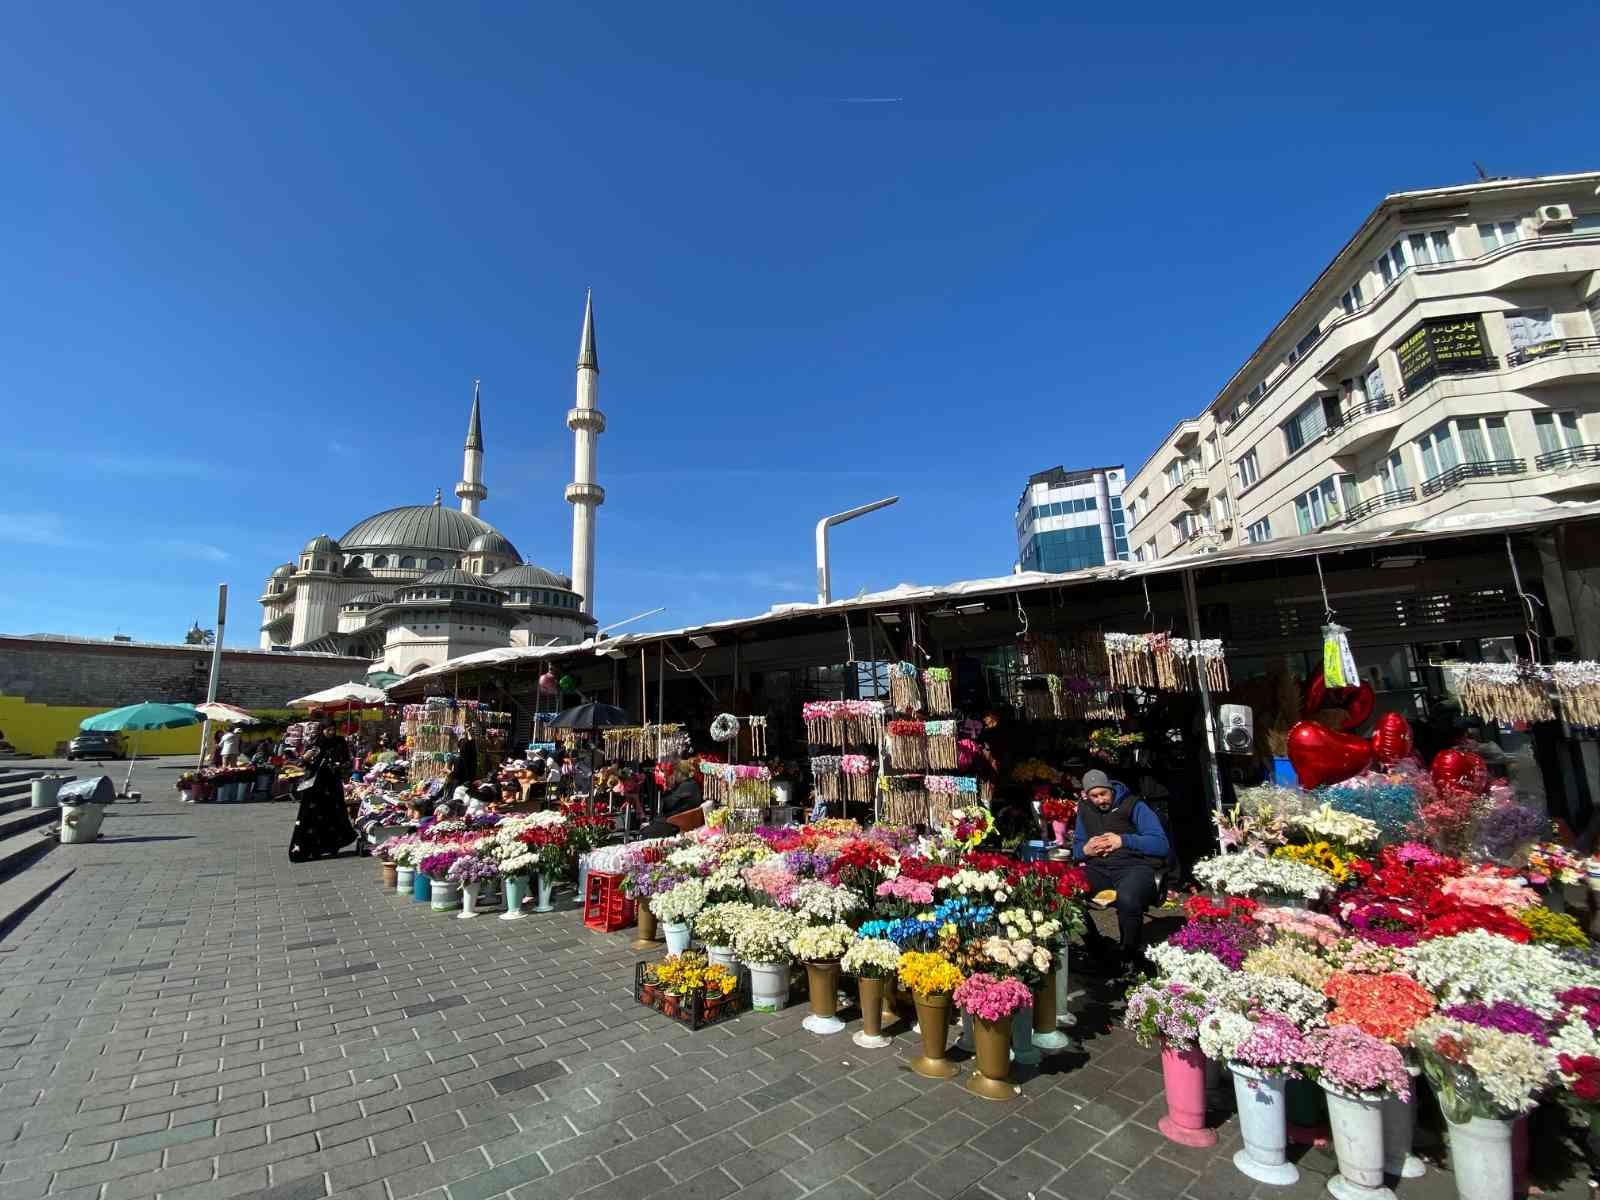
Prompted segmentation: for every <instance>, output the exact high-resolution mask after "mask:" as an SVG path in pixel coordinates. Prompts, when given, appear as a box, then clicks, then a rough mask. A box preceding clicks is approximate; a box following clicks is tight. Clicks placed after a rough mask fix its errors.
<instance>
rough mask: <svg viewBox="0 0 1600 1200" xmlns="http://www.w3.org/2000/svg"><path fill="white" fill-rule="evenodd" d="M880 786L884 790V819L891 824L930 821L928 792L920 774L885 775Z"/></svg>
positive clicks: (924, 823) (918, 823)
mask: <svg viewBox="0 0 1600 1200" xmlns="http://www.w3.org/2000/svg"><path fill="white" fill-rule="evenodd" d="M878 787H879V789H880V790H881V791H882V792H883V807H882V818H883V820H885V821H886V822H888V823H889V824H890V825H926V824H927V823H928V793H927V791H926V789H924V788H923V786H922V777H921V776H920V775H885V776H884V777H883V778H882V779H880V780H879V781H878Z"/></svg>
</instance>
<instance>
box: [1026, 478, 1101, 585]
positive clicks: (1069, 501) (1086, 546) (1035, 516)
mask: <svg viewBox="0 0 1600 1200" xmlns="http://www.w3.org/2000/svg"><path fill="white" fill-rule="evenodd" d="M1123 478H1124V472H1123V469H1122V464H1121V463H1118V464H1117V465H1116V466H1114V467H1087V468H1085V469H1084V470H1081V471H1068V470H1067V469H1066V468H1064V467H1051V468H1050V469H1049V470H1048V471H1036V472H1035V473H1034V474H1032V475H1030V476H1028V483H1027V486H1026V487H1024V488H1023V489H1022V497H1021V499H1019V500H1018V501H1017V513H1016V524H1017V562H1016V569H1017V570H1019V571H1079V570H1082V569H1083V568H1084V567H1098V566H1100V565H1101V564H1103V563H1108V562H1114V561H1115V560H1117V559H1119V558H1127V557H1128V533H1127V525H1126V522H1125V520H1124V517H1123V512H1122V483H1123Z"/></svg>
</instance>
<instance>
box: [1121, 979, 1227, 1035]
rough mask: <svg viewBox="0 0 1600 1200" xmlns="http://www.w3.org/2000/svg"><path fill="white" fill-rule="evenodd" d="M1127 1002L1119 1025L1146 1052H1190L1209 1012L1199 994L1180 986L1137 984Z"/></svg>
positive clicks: (1173, 984)
mask: <svg viewBox="0 0 1600 1200" xmlns="http://www.w3.org/2000/svg"><path fill="white" fill-rule="evenodd" d="M1127 999H1128V1006H1127V1009H1126V1010H1125V1011H1124V1013H1123V1017H1122V1024H1123V1026H1124V1027H1125V1028H1127V1029H1129V1030H1132V1031H1133V1036H1134V1038H1135V1039H1136V1040H1137V1041H1138V1043H1139V1044H1140V1045H1141V1046H1144V1047H1146V1048H1147V1049H1156V1048H1158V1047H1162V1046H1167V1047H1171V1048H1172V1049H1174V1050H1189V1049H1192V1048H1193V1047H1194V1045H1195V1041H1196V1039H1197V1038H1198V1037H1199V1035H1200V1022H1201V1021H1204V1020H1205V1019H1206V1017H1207V1016H1208V1015H1209V1014H1210V1012H1211V1008H1212V1005H1211V1001H1210V1000H1208V999H1207V998H1206V997H1205V995H1204V994H1203V993H1201V992H1198V991H1195V990H1194V989H1192V988H1188V987H1185V986H1184V985H1183V984H1181V983H1167V984H1160V983H1141V984H1139V985H1138V986H1137V987H1135V988H1134V989H1133V990H1132V991H1131V992H1129V993H1128V998H1127Z"/></svg>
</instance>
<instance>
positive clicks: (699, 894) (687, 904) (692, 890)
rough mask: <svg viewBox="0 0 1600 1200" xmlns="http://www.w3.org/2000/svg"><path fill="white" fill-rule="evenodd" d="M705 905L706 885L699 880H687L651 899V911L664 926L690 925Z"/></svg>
mask: <svg viewBox="0 0 1600 1200" xmlns="http://www.w3.org/2000/svg"><path fill="white" fill-rule="evenodd" d="M705 904H706V885H705V884H703V883H701V882H700V881H699V880H698V879H685V880H684V881H683V882H681V883H679V884H677V885H676V886H675V887H672V888H670V889H669V890H667V891H665V892H660V893H657V894H656V895H654V896H652V897H650V911H651V912H653V913H655V915H656V920H658V921H660V922H661V923H662V924H663V925H688V924H689V922H690V921H692V920H694V918H695V915H696V914H697V913H699V911H700V910H701V909H702V908H704V907H705Z"/></svg>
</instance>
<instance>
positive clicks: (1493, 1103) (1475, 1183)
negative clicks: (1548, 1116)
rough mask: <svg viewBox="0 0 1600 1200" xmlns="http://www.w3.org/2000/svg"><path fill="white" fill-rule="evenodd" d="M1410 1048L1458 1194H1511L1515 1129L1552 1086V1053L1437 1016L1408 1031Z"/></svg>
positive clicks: (1527, 1039) (1469, 1197)
mask: <svg viewBox="0 0 1600 1200" xmlns="http://www.w3.org/2000/svg"><path fill="white" fill-rule="evenodd" d="M1452 1011H1453V1010H1452ZM1411 1045H1412V1046H1413V1047H1414V1048H1415V1049H1416V1052H1417V1056H1418V1058H1419V1059H1420V1060H1421V1063H1422V1070H1423V1072H1424V1073H1425V1074H1426V1075H1427V1076H1428V1082H1429V1083H1431V1084H1432V1085H1433V1091H1434V1095H1435V1096H1437V1097H1438V1100H1439V1110H1440V1112H1442V1113H1443V1114H1444V1119H1445V1138H1446V1141H1447V1142H1448V1144H1449V1146H1450V1166H1451V1168H1452V1170H1453V1171H1454V1173H1455V1180H1456V1194H1457V1195H1458V1196H1460V1197H1461V1200H1488V1198H1489V1197H1491V1196H1494V1197H1500V1198H1503V1197H1506V1196H1509V1195H1511V1194H1512V1192H1513V1189H1514V1186H1515V1185H1514V1180H1515V1171H1514V1169H1513V1164H1512V1133H1513V1126H1514V1125H1515V1123H1516V1121H1517V1119H1518V1118H1519V1117H1520V1116H1522V1115H1523V1114H1524V1113H1527V1112H1530V1111H1532V1109H1533V1108H1534V1106H1535V1105H1536V1104H1537V1103H1538V1099H1539V1096H1540V1095H1541V1094H1542V1093H1543V1092H1544V1090H1545V1089H1546V1088H1547V1087H1549V1086H1550V1082H1551V1066H1552V1062H1551V1054H1550V1049H1551V1048H1547V1047H1544V1046H1541V1045H1539V1044H1538V1043H1537V1042H1536V1041H1534V1039H1533V1038H1532V1037H1531V1036H1529V1035H1528V1034H1525V1033H1514V1032H1509V1031H1507V1030H1503V1029H1491V1028H1488V1027H1486V1026H1482V1025H1475V1024H1469V1023H1468V1022H1466V1021H1463V1020H1458V1019H1455V1018H1453V1017H1439V1016H1435V1017H1430V1018H1428V1019H1427V1020H1426V1021H1423V1022H1421V1023H1420V1024H1418V1025H1417V1027H1416V1028H1415V1029H1413V1030H1412V1031H1411ZM1555 1048H1556V1049H1557V1050H1558V1052H1559V1040H1558V1044H1557V1046H1556V1047H1555ZM1559 1061H1560V1060H1559V1058H1557V1059H1556V1062H1557V1063H1559Z"/></svg>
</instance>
